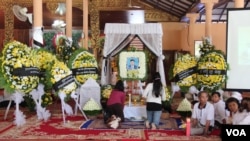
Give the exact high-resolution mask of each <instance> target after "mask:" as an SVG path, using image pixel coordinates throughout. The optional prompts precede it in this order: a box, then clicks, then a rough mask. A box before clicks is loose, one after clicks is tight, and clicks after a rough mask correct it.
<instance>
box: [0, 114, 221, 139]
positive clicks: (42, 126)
mask: <svg viewBox="0 0 250 141" xmlns="http://www.w3.org/2000/svg"><path fill="white" fill-rule="evenodd" d="M0 112H1V113H0V116H1V117H3V116H2V115H3V114H2V113H3V110H0ZM52 113H57V114H52V117H51V119H50V120H49V121H47V122H43V121H39V120H38V119H37V117H36V115H35V113H33V114H32V115H31V114H29V115H28V114H26V115H28V116H27V117H28V118H27V123H26V124H25V125H24V126H22V127H16V126H15V125H12V121H13V116H12V115H11V113H10V114H9V116H8V119H7V121H3V120H2V119H1V120H0V124H1V125H0V141H6V140H11V141H14V140H17V141H21V140H27V139H29V140H46V141H48V140H53V141H56V140H62V139H63V140H95V141H97V140H111V141H142V140H147V141H177V140H179V141H180V140H181V141H188V140H189V141H220V138H219V136H217V135H215V133H213V135H211V136H209V137H202V136H192V137H186V136H185V133H184V132H183V131H182V130H163V129H161V130H145V129H132V128H131V129H118V130H111V129H80V126H81V124H82V123H83V121H84V119H83V116H82V115H78V116H68V117H66V121H67V122H66V123H65V124H64V123H63V119H62V116H61V113H60V112H55V111H53V112H52ZM12 114H13V111H12Z"/></svg>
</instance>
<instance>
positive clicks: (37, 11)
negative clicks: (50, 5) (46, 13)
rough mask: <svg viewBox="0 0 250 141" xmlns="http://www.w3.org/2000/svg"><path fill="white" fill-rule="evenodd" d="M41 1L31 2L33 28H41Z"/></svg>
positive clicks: (34, 0)
mask: <svg viewBox="0 0 250 141" xmlns="http://www.w3.org/2000/svg"><path fill="white" fill-rule="evenodd" d="M42 13H43V0H33V14H34V21H33V22H34V23H33V27H41V26H43V14H42Z"/></svg>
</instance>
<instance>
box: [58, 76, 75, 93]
mask: <svg viewBox="0 0 250 141" xmlns="http://www.w3.org/2000/svg"><path fill="white" fill-rule="evenodd" d="M74 81H75V79H74V77H73V75H68V76H66V77H64V78H63V79H61V80H60V81H58V82H56V83H55V84H54V85H53V88H54V89H55V91H58V90H59V89H61V88H63V87H65V86H67V85H69V84H70V83H72V82H74Z"/></svg>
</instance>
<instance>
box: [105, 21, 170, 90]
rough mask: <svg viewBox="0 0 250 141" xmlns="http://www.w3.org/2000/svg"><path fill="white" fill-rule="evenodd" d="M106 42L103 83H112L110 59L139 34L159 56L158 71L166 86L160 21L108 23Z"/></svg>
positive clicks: (147, 45)
mask: <svg viewBox="0 0 250 141" xmlns="http://www.w3.org/2000/svg"><path fill="white" fill-rule="evenodd" d="M104 34H105V43H104V48H103V60H102V74H101V85H107V84H110V77H111V73H112V72H111V67H110V66H111V65H110V59H111V58H112V56H115V55H116V54H117V53H119V52H120V51H121V50H122V49H123V48H125V47H126V45H128V44H129V43H130V42H131V40H132V37H134V36H135V35H137V36H138V37H139V38H140V39H141V41H142V42H143V43H144V44H145V45H146V47H147V48H149V50H150V51H151V52H152V53H154V54H155V55H156V56H158V59H157V65H156V71H157V72H159V73H160V75H161V81H162V84H163V85H164V86H166V80H165V73H164V66H163V59H164V55H163V54H162V35H163V32H162V25H161V24H160V23H145V24H124V23H106V24H105V29H104Z"/></svg>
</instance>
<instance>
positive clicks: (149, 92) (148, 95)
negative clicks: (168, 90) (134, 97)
mask: <svg viewBox="0 0 250 141" xmlns="http://www.w3.org/2000/svg"><path fill="white" fill-rule="evenodd" d="M152 92H153V83H149V84H148V85H147V87H146V88H145V90H144V91H143V94H142V97H144V98H146V100H147V102H152V103H159V104H161V101H165V100H166V94H165V90H164V87H163V86H162V91H161V96H159V97H156V96H155V95H153V93H152Z"/></svg>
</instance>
